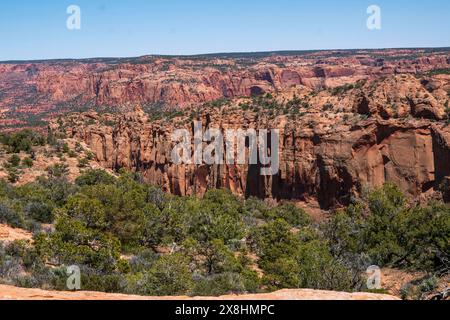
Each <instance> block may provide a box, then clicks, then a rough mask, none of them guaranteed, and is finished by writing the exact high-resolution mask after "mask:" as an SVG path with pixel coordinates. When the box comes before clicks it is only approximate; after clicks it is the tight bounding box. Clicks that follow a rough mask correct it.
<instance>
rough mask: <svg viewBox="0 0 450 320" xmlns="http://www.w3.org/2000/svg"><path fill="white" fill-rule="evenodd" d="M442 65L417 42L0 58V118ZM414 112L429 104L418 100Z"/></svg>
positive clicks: (176, 101) (168, 102)
mask: <svg viewBox="0 0 450 320" xmlns="http://www.w3.org/2000/svg"><path fill="white" fill-rule="evenodd" d="M448 68H450V57H449V54H448V51H446V50H443V51H442V52H432V51H427V50H420V49H417V50H381V51H361V50H360V51H349V52H347V51H344V52H334V51H331V52H327V51H324V52H315V53H308V54H306V53H304V54H297V55H296V54H291V55H277V54H274V55H262V56H251V55H249V56H244V57H228V56H226V55H225V56H223V57H221V56H216V57H178V58H164V57H141V58H135V59H93V60H84V61H47V62H35V63H32V62H31V63H21V64H13V63H9V64H0V126H1V125H2V124H3V125H4V126H10V125H12V124H13V123H9V122H8V121H7V120H8V118H13V119H16V118H27V117H28V118H30V121H36V120H39V119H44V120H45V119H47V118H49V117H52V116H54V115H55V114H61V113H65V112H67V111H74V110H79V109H82V108H86V107H93V108H96V109H121V110H128V111H129V110H130V107H131V106H133V105H135V104H136V103H140V104H142V105H147V106H150V105H154V104H161V105H165V106H171V107H182V108H185V107H188V106H190V105H192V104H198V103H203V102H206V101H213V100H216V99H219V98H223V97H225V98H235V97H240V96H250V95H252V94H261V93H264V92H278V91H284V90H286V89H289V88H291V87H292V86H298V85H302V86H305V87H308V88H311V89H319V88H330V87H336V86H339V85H343V84H346V83H355V82H357V81H358V80H361V79H375V78H379V77H381V76H389V75H393V74H400V73H406V74H408V73H409V74H411V73H413V74H417V73H424V72H428V71H431V70H436V69H448ZM430 103H432V101H431V102H430ZM416 112H417V113H424V112H425V113H426V112H427V111H426V109H424V110H422V108H420V107H419V109H418V110H417V111H416ZM2 114H3V115H4V116H2ZM2 118H3V120H2Z"/></svg>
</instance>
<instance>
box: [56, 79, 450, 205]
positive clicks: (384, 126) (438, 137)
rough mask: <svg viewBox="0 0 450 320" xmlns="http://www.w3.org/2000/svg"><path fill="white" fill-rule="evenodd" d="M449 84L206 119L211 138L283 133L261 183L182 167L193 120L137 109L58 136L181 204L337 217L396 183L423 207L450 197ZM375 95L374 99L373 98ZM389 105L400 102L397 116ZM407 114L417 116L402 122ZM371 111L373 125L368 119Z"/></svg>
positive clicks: (243, 171) (82, 119)
mask: <svg viewBox="0 0 450 320" xmlns="http://www.w3.org/2000/svg"><path fill="white" fill-rule="evenodd" d="M446 84H447V80H446V81H443V82H442V83H440V84H439V86H438V87H437V88H435V89H434V91H432V92H431V93H430V91H428V90H427V82H424V81H420V80H418V79H416V78H414V77H394V78H389V79H387V80H384V81H383V82H377V86H376V87H374V86H373V83H367V84H366V85H365V86H364V87H363V88H361V89H354V90H351V91H350V92H349V93H347V94H345V95H344V96H340V97H331V96H329V93H327V92H324V93H323V94H322V95H318V96H317V97H315V98H311V100H310V101H309V103H311V105H310V106H309V109H308V110H307V112H305V113H304V114H302V115H301V116H300V117H298V118H296V119H292V118H290V117H289V115H278V116H268V115H267V114H266V113H264V112H254V111H251V110H242V109H241V108H240V107H239V105H235V106H234V107H230V106H227V107H223V108H222V109H221V110H220V111H219V110H215V109H212V110H209V109H206V110H202V112H201V114H200V115H198V117H197V120H198V121H202V124H203V127H204V130H206V129H208V128H220V129H221V130H222V131H225V130H226V129H244V130H245V129H247V128H255V129H257V130H258V129H279V130H280V148H279V159H280V170H279V172H278V173H277V174H276V175H274V176H262V175H261V174H260V170H259V169H260V167H259V166H258V165H227V164H223V165H206V164H204V165H175V164H173V161H172V159H171V152H172V149H173V147H174V145H175V142H173V141H172V140H171V134H172V132H173V130H174V129H179V128H186V129H188V130H191V132H192V130H193V129H192V121H193V119H188V118H187V117H182V116H181V117H179V118H175V119H171V120H167V119H166V120H161V121H152V120H150V119H149V118H148V117H147V115H146V114H145V113H144V112H143V111H142V110H140V109H139V108H137V109H136V110H135V111H133V112H129V113H126V114H124V115H108V114H106V115H99V114H97V113H83V114H75V115H72V116H71V117H68V118H67V119H66V120H65V121H64V122H65V124H64V125H63V126H62V127H61V125H60V124H57V123H56V122H55V123H53V124H52V126H51V127H52V130H56V131H57V130H63V131H64V132H65V133H66V134H67V135H69V136H70V137H75V138H77V139H80V140H82V141H84V142H86V143H87V145H89V146H90V148H91V149H92V151H93V152H94V154H95V156H96V158H97V160H98V161H99V162H100V163H101V164H102V165H103V166H104V167H107V168H111V169H115V170H117V169H120V168H127V169H130V170H134V171H138V172H141V173H142V175H143V177H144V179H145V180H146V181H147V182H150V183H153V184H156V185H159V186H161V187H162V188H163V189H164V190H165V191H167V192H170V193H173V194H177V195H183V196H184V195H194V194H196V195H200V196H201V195H202V194H204V193H205V192H206V190H208V189H211V188H228V189H230V190H232V191H233V193H235V194H237V195H240V196H246V197H249V196H256V197H260V198H273V199H290V200H301V201H310V200H315V201H316V200H317V201H318V202H319V204H320V206H321V207H322V208H325V209H328V208H331V207H336V206H339V205H344V204H348V203H349V202H350V201H351V198H352V197H354V196H358V195H359V194H360V193H361V192H362V191H363V190H364V189H366V188H373V187H377V186H381V185H383V184H384V183H386V182H392V183H395V184H396V185H398V186H400V187H401V188H402V190H404V191H405V192H407V194H409V195H410V196H411V197H414V198H419V199H420V198H427V197H434V196H435V195H436V191H443V190H444V196H447V197H448V191H445V190H447V189H448V187H445V186H446V184H447V183H448V181H449V180H450V165H449V163H450V162H449V157H450V144H449V142H450V128H449V126H448V125H447V122H446V121H444V120H440V119H443V118H442V117H443V108H444V107H443V105H442V103H441V101H440V98H439V97H440V94H441V89H442V88H443V87H442V86H443V85H444V87H445V85H446ZM369 88H375V89H373V91H372V92H370V93H368V92H369V91H370V89H369ZM385 89H386V90H387V91H384V90H385ZM381 92H384V94H385V96H383V97H382V98H380V95H381ZM333 99H335V100H334V101H336V103H335V104H334V106H333V108H334V109H332V110H327V111H322V109H320V108H322V103H321V101H333ZM381 99H384V100H386V101H387V100H389V101H397V104H398V105H397V106H396V107H395V113H396V115H395V116H393V115H392V116H391V114H392V113H393V111H392V110H391V108H389V107H388V105H389V104H388V103H386V102H384V103H382V100H381ZM384 100H383V101H384ZM402 101H404V103H405V105H402V103H401V102H402ZM339 102H341V104H340V105H339V104H338V103H339ZM391 103H392V102H391ZM406 107H407V108H408V109H407V110H406ZM404 109H405V111H404V112H408V114H404V115H402V116H401V117H399V116H398V114H402V112H403V110H404ZM419 109H420V110H427V112H425V113H421V112H419V113H417V112H416V110H419ZM367 110H370V111H369V113H370V115H365V114H364V113H365V112H367ZM361 113H362V114H361ZM192 136H193V134H192ZM247 152H248V150H247ZM446 188H447V189H446ZM446 192H447V193H446Z"/></svg>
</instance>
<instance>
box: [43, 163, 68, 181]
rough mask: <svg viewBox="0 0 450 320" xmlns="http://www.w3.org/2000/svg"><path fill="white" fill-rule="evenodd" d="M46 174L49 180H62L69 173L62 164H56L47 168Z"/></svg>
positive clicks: (66, 167) (66, 166)
mask: <svg viewBox="0 0 450 320" xmlns="http://www.w3.org/2000/svg"><path fill="white" fill-rule="evenodd" d="M47 173H48V175H49V177H50V178H62V177H65V176H67V174H68V173H69V167H68V165H67V164H64V163H57V164H54V165H52V166H50V167H48V168H47Z"/></svg>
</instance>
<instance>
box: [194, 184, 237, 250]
mask: <svg viewBox="0 0 450 320" xmlns="http://www.w3.org/2000/svg"><path fill="white" fill-rule="evenodd" d="M243 214H244V209H243V206H242V203H241V202H240V201H239V200H238V199H237V198H236V197H235V196H234V195H232V194H231V192H230V191H225V190H210V191H208V192H207V193H206V195H205V197H204V199H203V200H202V202H201V207H200V208H197V210H194V211H193V212H192V218H191V225H190V234H192V235H193V236H194V238H195V239H196V240H198V241H200V242H208V241H211V240H215V239H220V240H223V241H224V242H225V244H228V243H230V242H232V241H235V240H241V239H242V238H243V237H244V225H243V222H242V217H243Z"/></svg>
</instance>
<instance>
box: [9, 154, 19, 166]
mask: <svg viewBox="0 0 450 320" xmlns="http://www.w3.org/2000/svg"><path fill="white" fill-rule="evenodd" d="M8 163H9V165H11V166H13V167H17V166H19V164H20V157H19V156H18V155H17V154H13V155H12V156H11V157H9V159H8Z"/></svg>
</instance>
